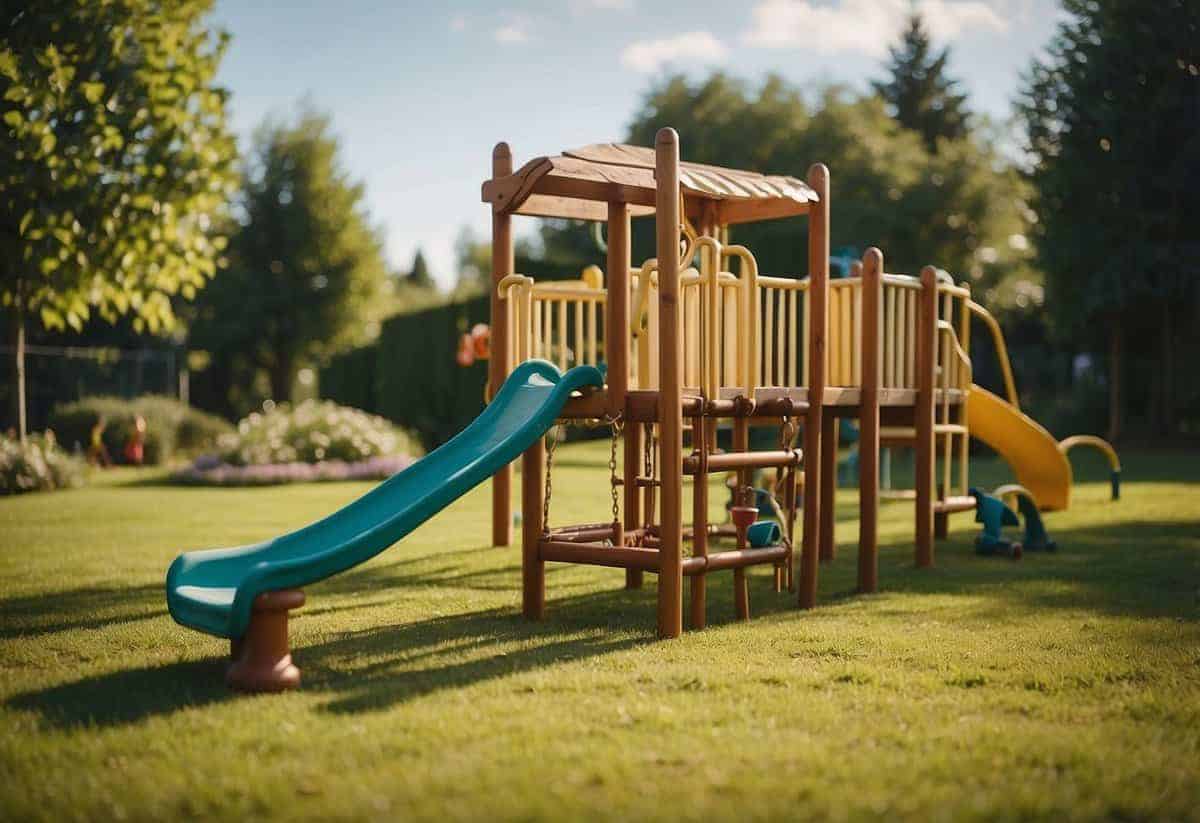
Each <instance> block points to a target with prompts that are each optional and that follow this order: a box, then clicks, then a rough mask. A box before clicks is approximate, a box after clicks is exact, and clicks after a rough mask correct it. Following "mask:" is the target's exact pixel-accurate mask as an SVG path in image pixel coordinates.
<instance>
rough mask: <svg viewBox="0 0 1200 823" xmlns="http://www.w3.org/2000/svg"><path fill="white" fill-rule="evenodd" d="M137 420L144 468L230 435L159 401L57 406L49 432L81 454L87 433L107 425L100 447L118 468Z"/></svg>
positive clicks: (199, 415) (220, 425)
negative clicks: (142, 427) (142, 432)
mask: <svg viewBox="0 0 1200 823" xmlns="http://www.w3.org/2000/svg"><path fill="white" fill-rule="evenodd" d="M138 415H141V416H142V417H143V418H145V420H146V444H145V462H146V463H148V464H158V463H165V462H166V461H168V460H170V459H171V458H172V457H173V456H174V455H175V454H176V452H182V453H190V454H195V453H197V452H200V451H203V450H205V449H211V448H213V447H215V445H216V443H217V440H218V439H219V437H220V436H221V435H222V434H226V433H228V432H230V431H232V430H233V427H232V426H230V425H229V424H228V423H227V422H225V421H224V420H222V419H221V418H219V417H214V416H213V415H211V414H207V413H205V412H202V411H199V410H197V409H193V408H191V407H190V406H187V405H185V404H183V403H180V402H179V401H178V400H175V399H174V398H171V397H163V396H160V395H145V396H142V397H136V398H134V399H132V400H126V399H124V398H121V397H85V398H83V399H82V400H77V401H75V402H73V403H64V404H60V405H58V406H55V408H54V411H53V412H52V413H51V415H50V426H51V428H53V429H54V431H55V433H56V434H57V435H58V439H59V441H60V442H62V443H64V444H66V445H67V446H69V447H71V446H73V445H74V444H76V443H78V444H79V446H80V447H81V448H83V449H86V448H87V447H88V445H89V444H90V443H91V439H92V428H93V427H94V426H95V425H96V423H97V421H99V420H100V418H101V417H103V418H104V419H105V420H106V421H107V424H106V426H105V429H104V435H103V438H104V445H105V447H106V448H107V449H108V453H109V455H110V456H111V457H112V458H113V460H115V461H118V462H120V461H121V460H122V459H123V455H124V449H125V443H126V442H127V441H128V440H129V438H130V436H131V435H132V434H133V430H134V422H135V420H136V419H137V417H138Z"/></svg>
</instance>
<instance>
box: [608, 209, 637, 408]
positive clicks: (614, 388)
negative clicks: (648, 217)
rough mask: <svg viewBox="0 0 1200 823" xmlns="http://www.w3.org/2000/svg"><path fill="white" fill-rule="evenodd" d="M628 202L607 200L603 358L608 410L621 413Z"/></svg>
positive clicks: (625, 377) (625, 378)
mask: <svg viewBox="0 0 1200 823" xmlns="http://www.w3.org/2000/svg"><path fill="white" fill-rule="evenodd" d="M629 256H630V247H629V206H628V205H627V204H625V203H609V204H608V260H607V266H608V284H607V285H608V311H607V312H605V319H606V321H607V327H606V328H605V331H604V359H605V362H607V363H608V378H607V379H608V413H609V414H612V415H617V414H623V413H624V411H625V395H626V393H627V392H628V391H629V349H630V347H631V345H632V344H631V337H630V335H629V279H630V278H629Z"/></svg>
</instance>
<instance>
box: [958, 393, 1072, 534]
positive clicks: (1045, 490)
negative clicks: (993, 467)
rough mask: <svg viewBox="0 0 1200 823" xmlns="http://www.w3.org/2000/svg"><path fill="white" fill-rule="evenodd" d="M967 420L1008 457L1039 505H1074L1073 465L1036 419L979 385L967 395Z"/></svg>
mask: <svg viewBox="0 0 1200 823" xmlns="http://www.w3.org/2000/svg"><path fill="white" fill-rule="evenodd" d="M967 420H968V421H969V425H970V428H971V436H972V437H978V438H979V439H980V440H982V441H983V442H984V443H987V444H988V445H989V446H991V447H992V448H993V449H995V450H996V453H997V454H999V455H1000V456H1001V457H1002V458H1004V462H1006V463H1008V465H1009V467H1011V468H1012V470H1013V472H1014V473H1015V474H1016V475H1017V482H1018V483H1020V484H1021V485H1022V486H1024V487H1025V488H1027V489H1029V491H1031V492H1033V496H1034V498H1035V499H1036V500H1037V503H1038V508H1040V509H1042V510H1043V511H1062V510H1063V509H1065V508H1067V506H1069V505H1070V503H1071V464H1070V463H1069V462H1068V461H1067V457H1066V455H1065V454H1063V453H1062V452H1061V451H1059V448H1058V441H1057V440H1055V439H1054V438H1053V437H1052V436H1051V435H1050V432H1048V431H1046V430H1045V429H1044V428H1042V426H1041V425H1040V424H1039V423H1038V422H1037V421H1036V420H1034V419H1033V418H1032V417H1029V416H1028V415H1026V414H1024V413H1022V412H1021V411H1020V410H1019V409H1016V408H1014V407H1013V406H1012V404H1010V403H1007V402H1006V401H1004V400H1003V399H1001V398H999V397H997V396H996V395H994V394H992V393H991V392H990V391H988V390H987V389H984V388H981V387H979V386H975V385H972V386H971V392H970V394H969V395H968V396H967Z"/></svg>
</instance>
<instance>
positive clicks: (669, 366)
mask: <svg viewBox="0 0 1200 823" xmlns="http://www.w3.org/2000/svg"><path fill="white" fill-rule="evenodd" d="M654 173H655V180H656V182H657V189H656V191H655V205H656V207H657V212H656V217H655V231H656V234H657V257H658V328H659V341H660V344H659V351H658V357H659V360H658V370H659V386H660V389H661V391H660V394H659V411H660V412H661V419H660V423H659V431H660V445H659V455H660V464H661V470H660V474H661V478H662V492H661V494H662V527H661V529H660V532H659V539H660V541H661V545H660V548H659V554H660V556H661V558H662V559H661V563H660V567H661V570H660V573H659V576H658V634H659V636H660V637H678V636H679V634H680V632H682V631H683V569H682V561H683V500H682V498H683V405H682V400H683V380H682V375H681V374H680V367H681V365H682V361H683V353H682V349H681V337H680V332H681V331H682V328H681V325H680V318H679V252H680V249H679V135H678V134H676V133H675V130H674V129H671V128H665V129H660V130H659V132H658V135H657V137H656V139H655V163H654Z"/></svg>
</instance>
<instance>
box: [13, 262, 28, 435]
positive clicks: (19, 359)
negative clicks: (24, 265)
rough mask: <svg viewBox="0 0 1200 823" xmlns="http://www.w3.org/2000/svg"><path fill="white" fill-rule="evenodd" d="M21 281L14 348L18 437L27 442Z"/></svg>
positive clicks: (23, 311) (18, 284)
mask: <svg viewBox="0 0 1200 823" xmlns="http://www.w3.org/2000/svg"><path fill="white" fill-rule="evenodd" d="M22 292H23V289H22V284H21V281H20V280H18V281H17V311H16V314H17V322H16V335H17V344H16V345H15V346H14V347H13V349H14V351H15V352H16V354H15V355H14V359H15V361H16V362H15V365H16V370H17V410H16V411H17V437H18V438H20V440H21V442H22V443H24V442H25V438H26V436H27V434H28V431H27V429H28V422H27V420H26V417H25V414H26V409H25V295H24V294H23V293H22Z"/></svg>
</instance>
